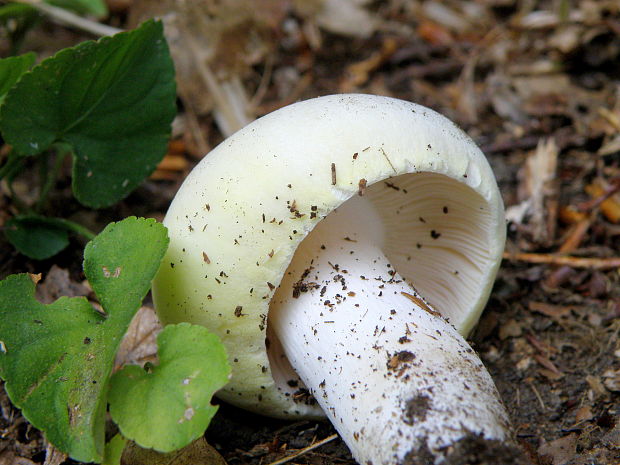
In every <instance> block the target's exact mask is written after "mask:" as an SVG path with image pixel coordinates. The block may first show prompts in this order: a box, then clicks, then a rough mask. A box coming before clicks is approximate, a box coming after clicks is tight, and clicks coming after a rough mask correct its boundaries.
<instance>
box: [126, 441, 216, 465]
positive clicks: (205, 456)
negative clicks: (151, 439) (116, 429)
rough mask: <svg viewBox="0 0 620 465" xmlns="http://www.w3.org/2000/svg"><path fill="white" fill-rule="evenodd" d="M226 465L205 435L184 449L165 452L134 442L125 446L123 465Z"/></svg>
mask: <svg viewBox="0 0 620 465" xmlns="http://www.w3.org/2000/svg"><path fill="white" fill-rule="evenodd" d="M197 464H200V465H226V461H225V460H224V458H223V457H222V456H221V455H220V454H219V453H218V452H217V451H216V450H215V449H214V448H213V447H212V446H211V445H209V443H207V441H206V440H205V438H204V437H201V438H200V439H197V440H195V441H194V442H192V443H191V444H190V445H188V446H186V447H184V448H183V449H180V450H177V451H174V452H170V453H168V454H163V453H161V452H157V451H154V450H152V449H142V448H141V447H139V446H138V445H136V444H135V443H134V442H130V443H128V444H127V446H126V447H125V450H124V451H123V455H122V457H121V465H197Z"/></svg>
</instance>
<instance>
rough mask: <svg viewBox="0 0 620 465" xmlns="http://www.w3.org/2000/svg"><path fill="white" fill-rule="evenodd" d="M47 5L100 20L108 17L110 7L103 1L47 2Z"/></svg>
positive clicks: (66, 0)
mask: <svg viewBox="0 0 620 465" xmlns="http://www.w3.org/2000/svg"><path fill="white" fill-rule="evenodd" d="M45 3H49V4H50V5H54V6H59V7H60V8H64V9H65V10H71V11H74V12H76V13H78V14H80V15H92V16H95V17H96V18H99V19H101V18H105V17H106V16H107V15H108V6H107V5H106V3H105V2H104V1H103V0H46V2H45Z"/></svg>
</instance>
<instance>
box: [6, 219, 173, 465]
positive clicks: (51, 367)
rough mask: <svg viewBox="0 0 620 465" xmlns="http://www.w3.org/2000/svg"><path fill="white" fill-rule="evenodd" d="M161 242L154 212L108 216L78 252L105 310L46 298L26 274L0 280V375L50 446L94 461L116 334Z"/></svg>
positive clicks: (143, 287) (153, 267)
mask: <svg viewBox="0 0 620 465" xmlns="http://www.w3.org/2000/svg"><path fill="white" fill-rule="evenodd" d="M167 245H168V238H167V235H166V230H165V228H164V227H163V225H161V224H159V223H157V222H155V221H154V220H144V219H136V218H128V219H126V220H124V221H121V222H119V223H112V224H110V225H108V227H106V228H105V229H104V230H103V232H101V234H99V235H98V236H97V237H96V238H95V239H93V240H92V241H91V242H90V243H89V244H88V246H87V247H86V250H85V252H84V271H85V273H86V277H87V278H88V279H89V281H90V282H91V284H92V286H93V289H94V291H95V293H96V294H97V297H98V298H99V300H100V302H101V303H102V306H103V310H104V312H105V313H101V312H97V311H96V310H95V309H94V308H93V307H92V306H91V305H90V303H89V302H88V301H87V300H86V299H84V298H67V297H62V298H60V299H58V300H57V301H56V302H54V303H52V304H50V305H44V304H42V303H40V302H39V301H38V300H36V299H35V297H34V292H35V283H34V282H33V281H32V279H31V277H30V276H29V275H27V274H20V275H12V276H9V277H8V278H7V279H5V280H3V281H0V376H1V377H2V378H3V379H4V380H5V381H6V384H5V388H6V390H7V393H8V394H9V397H10V398H11V401H12V402H13V403H14V404H15V405H16V406H17V407H19V408H21V409H22V413H23V414H24V416H25V417H26V418H27V419H28V420H29V421H30V422H31V423H32V424H33V425H34V426H36V427H37V428H39V429H41V430H43V431H44V432H45V435H46V437H47V439H48V440H49V441H50V442H51V443H52V444H54V445H55V446H56V447H57V448H58V449H60V450H62V451H63V452H66V453H68V454H69V455H70V456H71V457H73V458H75V459H76V460H81V461H84V462H94V461H98V462H100V461H101V459H102V455H103V448H104V423H105V422H104V420H105V408H106V398H105V394H106V390H107V385H108V380H109V376H110V372H111V370H112V366H113V363H114V357H115V354H116V351H117V349H118V345H119V343H120V341H121V338H122V336H123V334H125V332H126V330H127V327H128V326H129V323H130V321H131V319H132V318H133V315H134V314H135V312H136V311H137V310H138V308H139V306H140V303H141V301H142V299H143V298H144V296H145V295H146V293H147V292H148V290H149V288H150V282H151V279H152V278H153V276H154V275H155V273H156V271H157V269H158V267H159V263H160V261H161V259H162V257H163V254H164V252H165V250H166V248H167Z"/></svg>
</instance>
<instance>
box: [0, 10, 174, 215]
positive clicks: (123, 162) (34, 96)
mask: <svg viewBox="0 0 620 465" xmlns="http://www.w3.org/2000/svg"><path fill="white" fill-rule="evenodd" d="M175 90H176V89H175V82H174V67H173V64H172V59H171V58H170V53H169V50H168V46H167V44H166V40H165V38H164V36H163V26H162V24H161V22H159V21H147V22H146V23H144V24H143V25H142V26H141V27H140V28H138V29H136V30H134V31H129V32H122V33H119V34H116V35H114V36H112V37H104V38H102V39H100V40H99V41H97V42H84V43H82V44H80V45H78V46H76V47H73V48H68V49H65V50H62V51H60V52H59V53H57V54H56V55H55V56H53V57H51V58H48V59H47V60H44V61H43V62H41V63H40V64H39V65H37V66H35V67H34V68H33V69H32V71H30V72H28V73H26V74H24V75H23V76H22V78H21V79H20V80H19V82H18V83H17V84H16V85H15V86H14V87H13V88H12V89H11V90H10V91H9V93H8V94H7V96H6V100H5V102H4V105H2V107H1V108H0V130H1V131H2V134H3V136H4V139H5V140H6V141H7V142H8V143H9V144H11V145H13V147H15V149H16V150H17V151H18V152H20V153H22V154H24V155H35V154H38V153H40V152H41V151H43V150H45V149H47V148H49V147H50V145H51V144H53V143H54V142H66V143H68V144H70V145H71V146H72V147H73V151H74V160H73V191H74V193H75V196H76V197H77V199H78V200H79V201H80V202H81V203H82V204H84V205H87V206H90V207H95V208H98V207H103V206H108V205H111V204H113V203H115V202H117V201H118V200H120V199H122V198H123V197H125V196H126V195H127V194H128V193H129V192H131V191H132V190H133V189H134V188H135V187H136V186H137V185H138V184H139V183H140V182H141V181H142V180H143V179H144V178H145V177H146V176H148V175H149V174H150V173H151V172H152V171H153V170H154V169H155V167H156V165H157V163H158V162H159V161H160V160H161V159H162V158H163V156H164V154H165V153H166V148H167V142H168V138H169V134H170V125H171V122H172V119H173V118H174V115H175V112H176V108H175V99H176V93H175Z"/></svg>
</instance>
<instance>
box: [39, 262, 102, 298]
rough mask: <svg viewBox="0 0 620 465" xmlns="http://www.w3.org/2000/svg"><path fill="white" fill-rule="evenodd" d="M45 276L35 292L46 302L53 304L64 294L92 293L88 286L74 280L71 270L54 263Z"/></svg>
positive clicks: (83, 294)
mask: <svg viewBox="0 0 620 465" xmlns="http://www.w3.org/2000/svg"><path fill="white" fill-rule="evenodd" d="M43 277H44V280H43V282H40V283H38V285H37V287H36V291H35V292H36V297H37V299H38V300H39V301H40V302H42V303H44V304H51V303H52V302H54V301H56V300H57V299H59V298H60V297H62V296H66V297H77V296H87V295H88V294H89V293H90V288H89V287H88V286H86V285H84V284H83V283H79V282H76V281H72V280H71V278H70V277H69V271H68V270H65V269H63V268H60V267H58V266H56V265H52V267H51V268H50V270H49V271H48V272H47V273H46V274H45V275H44V276H43Z"/></svg>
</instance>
